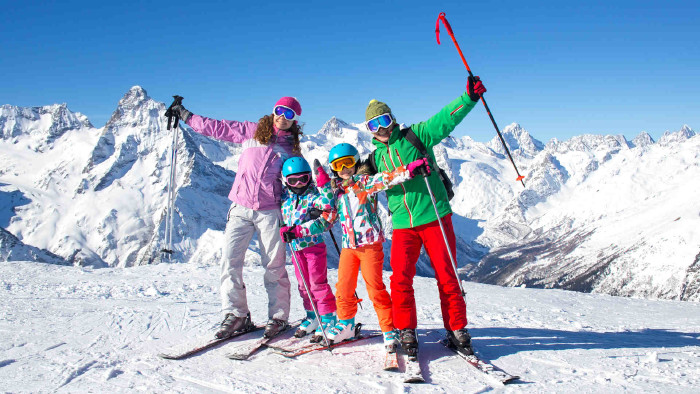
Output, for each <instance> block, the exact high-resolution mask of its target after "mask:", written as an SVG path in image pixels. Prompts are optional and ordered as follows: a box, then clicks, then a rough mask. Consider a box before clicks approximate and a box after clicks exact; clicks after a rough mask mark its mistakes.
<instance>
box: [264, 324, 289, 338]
mask: <svg viewBox="0 0 700 394" xmlns="http://www.w3.org/2000/svg"><path fill="white" fill-rule="evenodd" d="M287 327H289V325H288V324H287V322H286V321H284V320H281V319H270V320H268V321H267V325H266V326H265V332H264V333H263V337H264V338H268V339H269V338H274V337H276V336H277V335H279V333H281V332H282V331H284V330H286V329H287Z"/></svg>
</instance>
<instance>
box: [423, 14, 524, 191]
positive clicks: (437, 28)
mask: <svg viewBox="0 0 700 394" xmlns="http://www.w3.org/2000/svg"><path fill="white" fill-rule="evenodd" d="M440 21H442V23H443V24H444V25H445V28H446V29H447V33H448V34H449V35H450V37H452V42H454V43H455V47H457V52H459V56H460V57H461V58H462V62H463V63H464V67H466V68H467V72H469V76H470V77H474V74H472V70H471V69H470V68H469V64H467V59H465V58H464V54H463V53H462V50H461V49H460V48H459V44H458V43H457V40H456V39H455V35H454V33H453V32H452V27H451V26H450V23H449V22H447V18H445V13H444V12H441V13H440V15H438V19H437V21H436V22H435V38H437V43H438V45H440ZM481 102H482V103H484V108H486V113H488V114H489V118H491V123H493V127H494V128H496V133H498V138H500V139H501V143H502V144H503V148H504V149H505V150H506V153H507V154H508V158H509V159H510V162H511V163H513V168H515V173H516V174H518V177H517V178H516V179H515V180H516V181H520V183H522V184H523V187H525V182H523V179H524V178H525V176H523V175H520V171H518V167H517V166H516V165H515V161H514V160H513V156H511V155H510V151H509V150H508V146H507V145H506V140H504V139H503V135H502V134H501V130H500V129H499V128H498V125H496V120H495V119H494V118H493V115H491V110H490V109H489V106H488V105H487V104H486V100H485V99H484V96H481Z"/></svg>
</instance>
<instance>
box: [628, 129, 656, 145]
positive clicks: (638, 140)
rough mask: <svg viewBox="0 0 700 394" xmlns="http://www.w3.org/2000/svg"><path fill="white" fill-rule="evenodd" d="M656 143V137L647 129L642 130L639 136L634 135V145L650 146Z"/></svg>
mask: <svg viewBox="0 0 700 394" xmlns="http://www.w3.org/2000/svg"><path fill="white" fill-rule="evenodd" d="M653 144H654V139H653V138H651V135H649V133H647V132H646V131H642V132H641V133H639V135H638V136H636V137H634V139H633V140H632V146H633V147H637V146H649V145H653Z"/></svg>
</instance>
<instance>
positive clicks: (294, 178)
mask: <svg viewBox="0 0 700 394" xmlns="http://www.w3.org/2000/svg"><path fill="white" fill-rule="evenodd" d="M286 180H287V185H289V186H291V187H300V186H306V184H308V183H309V181H310V180H311V174H310V173H308V172H304V173H302V174H292V175H287V178H286Z"/></svg>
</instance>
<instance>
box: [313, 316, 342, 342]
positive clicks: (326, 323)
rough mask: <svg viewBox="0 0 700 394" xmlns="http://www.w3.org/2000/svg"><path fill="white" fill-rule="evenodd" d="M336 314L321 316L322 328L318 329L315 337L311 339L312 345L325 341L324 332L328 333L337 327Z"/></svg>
mask: <svg viewBox="0 0 700 394" xmlns="http://www.w3.org/2000/svg"><path fill="white" fill-rule="evenodd" d="M335 320H336V316H335V312H331V313H326V314H325V315H321V326H319V327H316V331H315V332H314V335H313V336H312V337H311V342H312V343H318V342H321V341H323V332H324V331H325V332H326V333H328V329H330V328H331V327H333V326H334V325H335Z"/></svg>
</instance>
